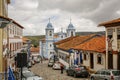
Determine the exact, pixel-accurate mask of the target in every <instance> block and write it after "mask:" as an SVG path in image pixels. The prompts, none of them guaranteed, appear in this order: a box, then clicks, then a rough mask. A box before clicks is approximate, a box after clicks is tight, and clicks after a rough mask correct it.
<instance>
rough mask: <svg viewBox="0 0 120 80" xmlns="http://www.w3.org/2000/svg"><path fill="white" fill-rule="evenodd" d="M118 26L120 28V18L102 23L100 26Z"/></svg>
mask: <svg viewBox="0 0 120 80" xmlns="http://www.w3.org/2000/svg"><path fill="white" fill-rule="evenodd" d="M118 25H119V26H120V18H118V19H114V20H111V21H107V22H103V23H100V24H99V25H98V26H105V27H114V26H118Z"/></svg>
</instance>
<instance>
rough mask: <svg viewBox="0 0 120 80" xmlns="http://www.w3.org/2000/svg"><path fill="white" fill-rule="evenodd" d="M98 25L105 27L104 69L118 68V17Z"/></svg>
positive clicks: (119, 59)
mask: <svg viewBox="0 0 120 80" xmlns="http://www.w3.org/2000/svg"><path fill="white" fill-rule="evenodd" d="M98 26H104V27H105V29H106V69H119V70H120V18H118V19H115V20H111V21H107V22H103V23H100V24H99V25H98Z"/></svg>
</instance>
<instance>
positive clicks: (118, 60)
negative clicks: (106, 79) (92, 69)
mask: <svg viewBox="0 0 120 80" xmlns="http://www.w3.org/2000/svg"><path fill="white" fill-rule="evenodd" d="M117 69H118V70H120V53H118V57H117Z"/></svg>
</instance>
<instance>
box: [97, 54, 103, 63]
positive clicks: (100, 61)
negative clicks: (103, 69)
mask: <svg viewBox="0 0 120 80" xmlns="http://www.w3.org/2000/svg"><path fill="white" fill-rule="evenodd" d="M97 63H98V64H102V55H101V54H98V55H97Z"/></svg>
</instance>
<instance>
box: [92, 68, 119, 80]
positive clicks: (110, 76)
mask: <svg viewBox="0 0 120 80" xmlns="http://www.w3.org/2000/svg"><path fill="white" fill-rule="evenodd" d="M90 78H91V80H120V70H114V69H108V70H106V69H102V70H99V71H97V72H96V73H95V74H91V77H90Z"/></svg>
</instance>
